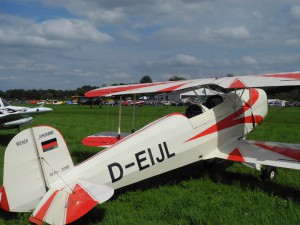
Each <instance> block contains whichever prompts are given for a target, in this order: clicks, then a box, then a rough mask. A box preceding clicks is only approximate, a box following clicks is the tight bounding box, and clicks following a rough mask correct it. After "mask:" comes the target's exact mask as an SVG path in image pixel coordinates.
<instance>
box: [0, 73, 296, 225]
mask: <svg viewBox="0 0 300 225" xmlns="http://www.w3.org/2000/svg"><path fill="white" fill-rule="evenodd" d="M297 86H300V73H299V72H295V73H282V74H268V75H256V76H243V77H242V76H241V77H228V78H220V79H215V78H208V79H198V80H190V81H186V80H185V81H176V82H159V83H151V84H137V85H124V86H118V87H115V86H114V87H105V88H100V89H96V90H93V91H90V92H88V93H87V94H86V95H87V96H108V95H114V96H124V95H127V94H138V93H149V92H171V91H184V90H193V89H196V88H199V87H206V88H209V89H211V90H213V91H216V92H217V94H216V95H213V96H210V97H209V98H207V100H206V101H205V102H202V103H201V104H195V105H192V106H191V107H189V108H187V110H186V112H185V113H179V112H174V113H171V114H169V115H166V116H164V117H162V118H160V119H158V120H156V121H153V122H152V123H150V124H148V125H146V126H144V127H142V128H141V129H139V130H137V131H135V132H133V133H132V134H130V135H128V136H126V137H124V138H122V139H120V140H118V141H117V142H116V143H115V144H112V145H111V146H110V147H108V148H106V149H105V150H103V151H100V152H99V153H97V154H96V155H94V156H92V157H91V158H89V159H87V160H86V161H84V162H82V163H81V164H79V165H76V166H74V164H73V162H72V159H71V156H70V154H69V151H68V148H67V145H66V143H65V141H64V139H63V137H62V135H61V134H60V132H59V131H58V130H56V129H55V128H53V127H49V126H37V127H33V128H29V129H26V130H24V131H22V132H20V133H19V134H18V135H16V136H15V137H14V138H13V139H12V140H11V142H10V143H9V144H8V146H7V149H6V152H5V157H4V178H3V186H2V188H1V192H0V193H1V200H0V206H1V208H2V209H4V210H6V211H11V212H32V215H31V217H30V219H29V220H30V221H31V222H33V223H36V224H42V223H43V221H44V222H46V223H49V224H68V223H70V222H73V221H75V220H77V219H78V218H80V217H81V216H83V215H84V214H85V213H87V212H88V211H89V210H91V209H92V208H93V207H94V206H95V205H97V204H101V203H103V202H105V201H107V200H108V199H109V198H111V196H112V195H113V194H114V190H116V189H118V188H121V187H124V186H127V185H130V184H133V183H136V182H139V181H142V180H145V179H148V178H150V177H153V176H156V175H159V174H162V173H165V172H167V171H170V170H174V169H176V168H179V167H182V166H185V165H188V164H191V163H194V162H197V161H202V160H211V159H215V158H219V159H224V160H231V161H236V162H242V163H244V164H246V165H248V166H251V167H253V168H255V169H258V170H261V165H266V166H267V168H268V170H266V171H263V172H264V173H265V175H266V176H268V177H269V178H273V177H274V175H275V170H274V168H275V167H285V168H291V169H300V144H290V143H278V142H262V141H249V140H246V139H245V136H246V135H247V134H248V133H250V132H251V131H253V129H255V128H256V127H257V126H258V125H259V124H261V123H262V121H263V120H264V118H265V117H266V116H267V112H268V105H267V95H266V92H265V91H264V90H263V89H261V88H266V89H268V90H271V89H273V88H277V87H280V88H281V87H297Z"/></svg>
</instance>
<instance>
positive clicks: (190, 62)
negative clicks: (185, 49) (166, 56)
mask: <svg viewBox="0 0 300 225" xmlns="http://www.w3.org/2000/svg"><path fill="white" fill-rule="evenodd" d="M171 63H174V64H178V65H182V66H196V65H200V64H201V63H202V61H201V60H198V59H196V58H195V57H193V56H190V55H186V54H177V55H176V56H175V58H173V59H171Z"/></svg>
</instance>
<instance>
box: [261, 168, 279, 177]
mask: <svg viewBox="0 0 300 225" xmlns="http://www.w3.org/2000/svg"><path fill="white" fill-rule="evenodd" d="M276 172H277V169H276V167H274V166H266V167H265V168H264V169H262V174H261V178H262V179H263V180H274V179H275V177H276Z"/></svg>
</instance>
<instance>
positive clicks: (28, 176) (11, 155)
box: [0, 126, 74, 212]
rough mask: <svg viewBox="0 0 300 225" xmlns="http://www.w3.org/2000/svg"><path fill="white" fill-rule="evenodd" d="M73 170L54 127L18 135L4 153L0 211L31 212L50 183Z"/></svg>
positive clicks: (42, 127) (36, 129) (41, 127)
mask: <svg viewBox="0 0 300 225" xmlns="http://www.w3.org/2000/svg"><path fill="white" fill-rule="evenodd" d="M73 167H74V165H73V162H72V159H71V156H70V154H69V151H68V147H67V145H66V143H65V141H64V139H63V137H62V135H61V134H60V133H59V131H57V130H56V129H55V128H53V127H49V126H38V127H33V128H29V129H26V130H24V131H22V132H20V133H19V134H17V135H16V136H15V137H14V138H13V139H12V140H11V141H10V143H9V144H8V146H7V148H6V151H5V156H4V177H3V187H2V188H1V190H0V194H1V195H0V196H1V203H0V206H1V208H2V209H4V210H7V211H11V212H28V211H32V210H33V209H35V208H36V206H37V205H38V203H39V202H40V201H41V199H42V198H43V196H44V195H45V194H46V192H47V190H48V189H50V188H51V184H52V183H53V182H55V181H56V180H57V179H59V176H61V175H63V174H64V173H66V172H67V171H69V170H70V169H71V168H73Z"/></svg>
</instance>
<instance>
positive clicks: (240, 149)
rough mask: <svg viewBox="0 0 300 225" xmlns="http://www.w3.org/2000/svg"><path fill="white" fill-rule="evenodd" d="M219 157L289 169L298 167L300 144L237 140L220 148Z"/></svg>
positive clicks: (299, 162)
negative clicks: (234, 143)
mask: <svg viewBox="0 0 300 225" xmlns="http://www.w3.org/2000/svg"><path fill="white" fill-rule="evenodd" d="M217 157H219V158H223V159H228V160H232V161H238V162H243V163H255V164H262V165H269V166H275V167H284V168H290V169H300V144H289V143H279V142H261V141H246V140H239V141H238V144H237V145H235V146H234V147H232V146H231V147H229V148H227V149H222V151H220V153H219V154H218V155H217Z"/></svg>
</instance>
